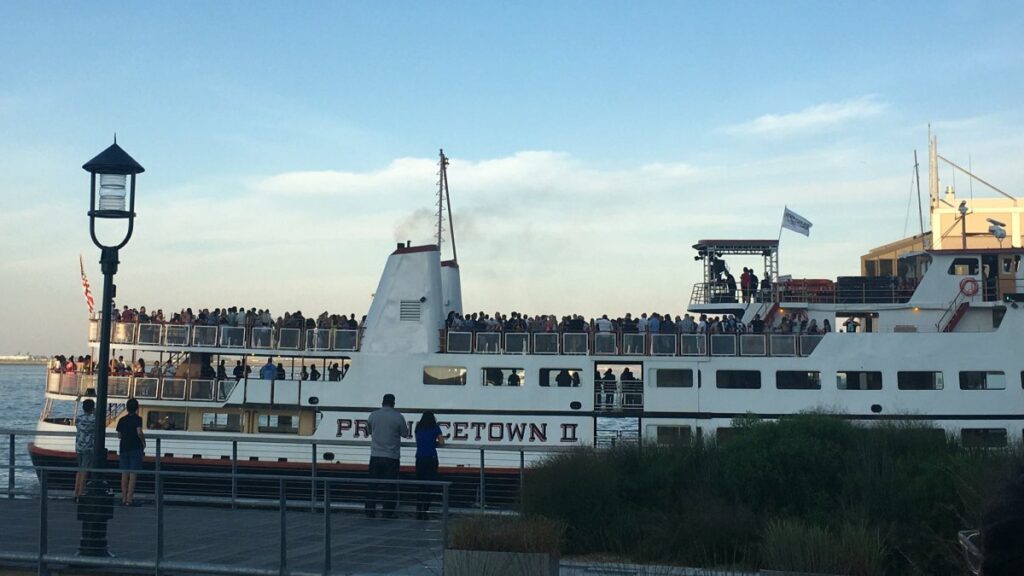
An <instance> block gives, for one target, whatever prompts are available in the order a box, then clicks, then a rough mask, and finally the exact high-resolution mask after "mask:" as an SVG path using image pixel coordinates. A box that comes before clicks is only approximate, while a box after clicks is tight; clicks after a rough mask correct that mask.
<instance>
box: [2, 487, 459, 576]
mask: <svg viewBox="0 0 1024 576" xmlns="http://www.w3.org/2000/svg"><path fill="white" fill-rule="evenodd" d="M52 472H53V474H54V476H56V474H58V473H60V472H64V473H66V471H56V470H55V471H52ZM150 474H152V473H150ZM111 479H112V480H116V476H113V477H112V478H111ZM204 479H205V478H198V479H197V481H202V480H204ZM140 480H141V474H140ZM259 480H260V481H261V482H266V481H273V482H280V490H279V491H268V492H270V493H273V492H277V495H278V496H279V497H277V498H275V497H268V498H263V499H258V498H252V499H245V500H237V501H235V503H234V505H233V506H232V503H231V501H230V500H225V499H217V498H189V497H184V496H181V495H174V496H165V495H164V494H163V492H162V491H154V492H152V493H144V494H139V496H138V497H137V498H136V506H121V505H107V506H104V507H102V508H100V509H99V514H96V510H97V509H94V508H87V507H85V506H83V505H81V504H78V503H76V502H74V501H73V500H72V499H71V498H70V493H69V492H67V491H66V490H63V489H61V490H57V489H49V488H48V485H49V484H50V482H48V481H45V480H44V481H41V482H40V490H39V492H38V493H36V494H34V495H21V496H18V497H15V498H6V499H0V518H3V521H2V522H0V566H3V567H16V566H21V567H25V568H28V567H32V568H36V569H37V570H38V573H39V574H46V573H47V571H49V570H53V571H58V572H61V573H65V572H66V571H67V570H68V569H69V568H74V569H78V568H83V569H88V568H92V569H93V570H96V569H99V570H98V572H94V573H104V574H109V573H114V572H121V573H133V574H173V575H179V574H291V575H295V576H298V575H306V574H381V575H383V574H394V575H407V574H408V575H412V574H417V575H418V574H440V573H441V571H442V565H443V555H444V546H443V543H444V541H445V536H446V534H447V525H448V511H447V508H446V507H445V506H444V505H445V504H446V503H447V497H446V495H444V494H443V492H444V490H445V489H446V488H447V485H446V484H444V483H433V484H432V485H430V486H428V487H434V488H437V492H439V494H438V495H439V496H441V497H440V498H437V499H435V501H434V505H433V507H432V509H431V512H430V514H429V515H428V518H427V519H426V520H418V519H416V518H415V504H414V498H413V497H412V494H413V493H415V492H417V491H418V490H419V488H420V486H415V485H413V484H415V483H413V482H409V481H403V482H402V483H401V485H400V491H399V492H398V494H399V498H400V500H399V502H398V506H397V516H398V517H397V518H384V517H382V516H383V514H378V515H377V516H376V517H374V518H370V517H367V515H366V514H365V512H364V510H363V508H362V502H361V501H355V500H351V499H350V500H349V501H343V500H341V499H340V498H339V500H338V501H333V502H332V501H331V498H332V497H334V496H332V495H335V494H341V493H342V490H343V489H347V490H349V491H351V490H354V489H356V484H357V483H356V482H354V481H351V480H344V479H332V480H325V481H323V482H324V484H323V489H322V490H321V491H320V494H319V497H318V498H317V500H316V501H315V502H313V503H311V501H310V500H308V499H306V500H287V499H285V497H286V495H287V494H288V492H289V487H288V486H287V484H288V483H289V482H296V481H302V480H299V479H297V478H295V477H290V478H279V479H274V478H268V477H266V476H264V477H261V478H260V479H259ZM150 481H151V482H153V485H154V486H155V485H157V484H160V485H162V484H163V482H164V481H165V479H164V478H159V480H158V479H157V478H150ZM304 482H307V483H308V479H306V480H304ZM358 485H359V487H360V488H362V489H364V491H365V488H366V487H367V486H372V481H365V480H364V481H362V482H359V483H358ZM268 496H269V494H268ZM113 498H114V500H116V499H119V494H114V496H113ZM325 509H327V510H330V513H328V514H325V512H324V510H325ZM105 515H110V516H111V517H110V520H109V522H108V523H107V542H108V547H107V550H108V551H109V552H110V554H112V555H113V557H111V558H105V557H97V556H95V555H93V556H89V555H80V554H79V550H80V546H81V544H82V540H81V537H82V530H83V524H84V523H83V522H82V521H80V518H86V519H89V518H98V517H102V516H105Z"/></svg>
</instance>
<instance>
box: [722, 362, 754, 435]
mask: <svg viewBox="0 0 1024 576" xmlns="http://www.w3.org/2000/svg"><path fill="white" fill-rule="evenodd" d="M715 379H716V382H717V385H718V387H719V388H733V389H747V390H752V389H756V388H760V387H761V372H760V371H758V370H719V371H718V372H716V373H715ZM719 430H721V428H719Z"/></svg>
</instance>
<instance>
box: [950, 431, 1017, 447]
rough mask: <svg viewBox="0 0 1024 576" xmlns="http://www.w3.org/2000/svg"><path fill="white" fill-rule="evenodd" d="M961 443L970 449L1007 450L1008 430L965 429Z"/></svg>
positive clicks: (961, 432)
mask: <svg viewBox="0 0 1024 576" xmlns="http://www.w3.org/2000/svg"><path fill="white" fill-rule="evenodd" d="M960 441H961V442H962V443H963V445H964V446H966V447H969V448H1005V447H1006V444H1007V441H1006V428H964V429H963V430H961V431H960Z"/></svg>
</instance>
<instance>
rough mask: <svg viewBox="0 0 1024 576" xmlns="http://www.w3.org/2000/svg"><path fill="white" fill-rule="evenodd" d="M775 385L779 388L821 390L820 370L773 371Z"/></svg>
mask: <svg viewBox="0 0 1024 576" xmlns="http://www.w3.org/2000/svg"><path fill="white" fill-rule="evenodd" d="M775 387H776V388H778V389H779V390H821V372H803V371H800V370H779V371H778V372H776V373H775Z"/></svg>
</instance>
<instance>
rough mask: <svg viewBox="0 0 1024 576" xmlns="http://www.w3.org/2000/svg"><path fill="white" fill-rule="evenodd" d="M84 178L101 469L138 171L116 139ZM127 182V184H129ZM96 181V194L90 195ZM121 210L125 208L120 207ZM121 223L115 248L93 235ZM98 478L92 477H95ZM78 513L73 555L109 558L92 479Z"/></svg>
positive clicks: (102, 510) (108, 502)
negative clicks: (120, 279) (113, 324)
mask: <svg viewBox="0 0 1024 576" xmlns="http://www.w3.org/2000/svg"><path fill="white" fill-rule="evenodd" d="M82 168H83V169H85V170H86V171H87V172H89V174H90V180H91V184H90V191H89V235H90V236H92V242H93V244H95V245H96V246H97V247H98V248H99V249H100V250H101V255H100V266H101V268H102V270H103V296H102V297H103V316H102V317H101V318H100V334H99V340H100V357H99V360H98V362H97V364H96V367H97V369H98V372H97V374H96V412H95V414H96V436H95V439H94V445H93V448H94V450H95V452H94V460H93V461H94V466H95V467H96V468H104V467H105V464H106V462H107V448H106V445H105V444H106V442H105V441H106V432H107V377H108V375H109V366H110V316H111V314H112V313H113V310H112V309H113V305H114V297H115V296H116V295H117V287H116V286H114V274H117V265H118V259H117V258H118V250H120V249H121V248H123V247H124V245H125V244H127V243H128V240H129V239H131V237H132V229H133V227H134V225H135V175H136V174H139V173H141V172H143V171H144V168H143V167H142V166H141V165H139V163H138V162H136V161H135V159H134V158H132V157H131V156H129V155H128V153H127V152H125V151H124V150H123V149H122V148H121V147H120V146H118V145H117V138H116V137H115V138H114V143H113V144H111V145H110V147H108V148H107V149H106V150H104V151H103V152H100V153H99V155H97V156H96V157H95V158H93V159H92V160H89V161H88V162H86V163H85V164H84V165H83V166H82ZM129 177H130V182H129ZM97 181H98V183H99V190H97V189H96V184H97ZM126 204H127V205H126ZM97 220H100V221H101V222H102V221H110V220H127V221H128V230H127V231H126V232H124V235H123V237H122V238H121V239H120V240H119V241H116V242H111V243H109V244H108V243H104V242H103V241H101V240H100V238H99V237H98V236H97V234H96V221H97ZM96 476H98V474H97V475H96ZM84 500H85V501H84V502H83V507H82V508H80V509H79V519H80V520H83V524H82V541H81V545H80V548H79V553H80V554H82V555H85V556H109V555H110V553H109V552H108V551H107V520H108V519H109V518H110V516H112V510H111V509H110V507H111V506H112V504H113V501H112V499H111V498H110V496H109V494H108V491H107V487H106V484H105V483H104V482H103V480H102V479H100V478H98V477H94V478H93V479H92V480H91V481H90V482H89V484H88V491H87V493H86V495H85V498H84Z"/></svg>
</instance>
